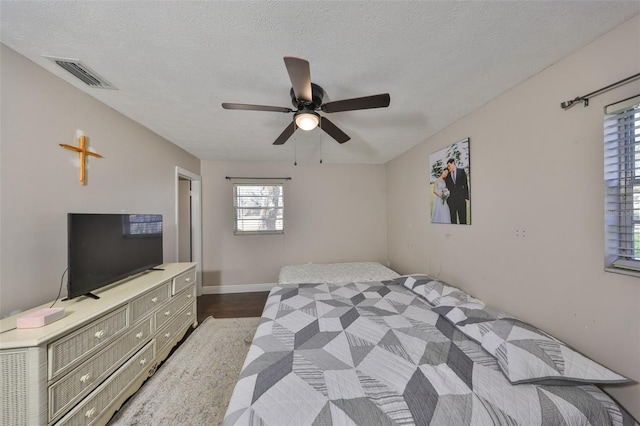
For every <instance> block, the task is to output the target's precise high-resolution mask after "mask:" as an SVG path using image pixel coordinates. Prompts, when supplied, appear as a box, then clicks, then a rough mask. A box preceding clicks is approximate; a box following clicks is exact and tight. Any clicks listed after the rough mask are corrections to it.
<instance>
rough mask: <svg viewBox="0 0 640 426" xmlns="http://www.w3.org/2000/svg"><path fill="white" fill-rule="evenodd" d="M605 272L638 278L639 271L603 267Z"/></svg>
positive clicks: (639, 275) (639, 276)
mask: <svg viewBox="0 0 640 426" xmlns="http://www.w3.org/2000/svg"><path fill="white" fill-rule="evenodd" d="M604 270H605V272H613V273H614V274H621V275H630V276H632V277H637V278H640V271H634V270H632V269H624V268H615V267H612V266H611V267H607V268H604Z"/></svg>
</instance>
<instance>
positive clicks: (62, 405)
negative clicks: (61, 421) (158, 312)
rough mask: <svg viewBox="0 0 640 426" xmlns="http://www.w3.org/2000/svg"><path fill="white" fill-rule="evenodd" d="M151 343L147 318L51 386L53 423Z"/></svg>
mask: <svg viewBox="0 0 640 426" xmlns="http://www.w3.org/2000/svg"><path fill="white" fill-rule="evenodd" d="M150 339H151V317H147V319H146V321H142V322H141V323H140V324H138V325H136V326H135V327H133V328H132V329H131V330H130V331H128V332H127V333H126V334H124V335H123V336H122V337H121V338H119V339H117V340H116V341H115V342H113V344H112V345H110V346H109V347H107V348H105V349H104V350H103V351H102V352H100V353H98V354H97V355H95V356H94V357H93V358H90V359H89V360H87V361H86V362H85V363H83V364H82V365H80V366H79V367H78V368H76V369H75V370H73V371H71V372H70V373H69V374H67V375H66V376H64V377H63V378H62V379H60V380H58V381H57V382H55V383H54V384H53V385H51V386H49V421H52V420H54V419H55V418H56V417H59V416H61V415H62V414H63V413H64V412H65V411H66V410H68V409H69V408H71V407H72V406H73V404H74V403H76V402H77V401H78V400H79V399H80V397H81V396H83V395H86V394H87V393H88V392H89V391H90V390H92V389H94V388H95V387H96V386H98V385H99V384H100V383H101V382H102V381H103V380H104V379H106V378H107V376H108V375H109V373H111V372H112V371H113V370H115V369H116V368H117V367H118V366H119V365H120V364H122V362H123V361H125V360H126V359H127V357H129V356H130V355H131V354H132V353H134V352H135V351H136V350H138V349H140V348H141V347H142V346H143V345H144V344H145V343H146V342H148V341H149V340H150Z"/></svg>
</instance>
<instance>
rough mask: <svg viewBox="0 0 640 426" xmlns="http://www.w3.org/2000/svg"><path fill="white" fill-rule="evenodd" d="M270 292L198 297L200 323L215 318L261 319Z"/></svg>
mask: <svg viewBox="0 0 640 426" xmlns="http://www.w3.org/2000/svg"><path fill="white" fill-rule="evenodd" d="M268 295H269V292H259V293H258V292H256V293H229V294H203V295H202V296H200V297H198V322H202V321H204V319H205V318H207V317H209V316H213V317H214V318H243V317H259V316H260V315H262V309H263V308H264V304H265V302H266V301H267V296H268Z"/></svg>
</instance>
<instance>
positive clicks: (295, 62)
mask: <svg viewBox="0 0 640 426" xmlns="http://www.w3.org/2000/svg"><path fill="white" fill-rule="evenodd" d="M284 64H285V66H286V67H287V72H288V73H289V79H290V80H291V86H292V87H291V91H290V95H291V103H292V104H293V106H294V107H295V108H296V109H295V110H294V109H291V108H286V107H277V106H268V105H251V104H238V103H227V102H225V103H223V104H222V108H224V109H241V110H247V111H270V112H284V113H290V112H292V113H293V121H292V122H291V124H289V125H288V126H287V127H286V128H285V129H284V131H283V132H282V133H281V134H280V136H278V138H277V139H276V140H275V142H274V143H273V144H274V145H282V144H283V143H285V142H286V141H287V139H289V138H290V137H291V135H293V132H295V131H296V129H297V128H300V129H302V130H312V129H315V128H316V127H317V126H318V125H320V128H321V129H322V130H324V131H325V132H326V133H327V134H328V135H329V136H331V137H332V138H334V139H335V140H336V141H338V143H345V142H346V141H348V140H349V139H351V138H350V137H349V136H348V135H347V134H346V133H344V132H343V131H342V130H340V129H339V128H338V127H337V126H336V125H335V124H333V123H332V122H331V121H329V119H328V118H326V117H324V116H321V115H320V114H318V113H317V111H323V112H325V113H328V114H330V113H333V112H342V111H354V110H358V109H370V108H385V107H388V106H389V102H390V101H391V98H390V97H389V94H388V93H383V94H379V95H373V96H365V97H362V98H352V99H343V100H338V101H333V102H327V103H322V100H323V98H324V94H325V92H324V89H322V87H320V86H318V85H317V84H315V83H312V82H311V73H310V71H309V61H307V60H305V59H301V58H296V57H293V56H285V57H284Z"/></svg>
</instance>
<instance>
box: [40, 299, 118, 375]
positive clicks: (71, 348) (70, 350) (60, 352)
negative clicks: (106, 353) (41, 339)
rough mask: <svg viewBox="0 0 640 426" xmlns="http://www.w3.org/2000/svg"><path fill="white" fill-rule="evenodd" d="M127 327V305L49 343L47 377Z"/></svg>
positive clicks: (71, 363)
mask: <svg viewBox="0 0 640 426" xmlns="http://www.w3.org/2000/svg"><path fill="white" fill-rule="evenodd" d="M126 327H127V307H126V306H123V307H121V308H119V309H117V310H115V311H113V312H111V313H109V314H107V315H105V316H103V317H101V318H100V319H99V320H96V321H93V322H91V323H89V324H87V325H86V326H84V327H82V328H81V329H79V330H78V331H76V332H74V333H71V334H70V335H68V336H65V337H63V338H61V339H58V340H56V341H55V342H53V343H51V344H50V345H49V379H53V378H55V377H56V376H59V375H60V374H62V373H63V372H64V371H65V370H67V369H68V368H70V367H71V366H72V365H73V364H75V363H76V362H78V361H80V360H81V359H83V358H85V357H87V356H89V354H91V353H93V352H95V351H97V350H98V349H99V348H103V347H105V346H107V345H108V344H109V343H111V342H112V341H113V339H114V338H115V336H116V335H118V334H120V332H122V331H123V330H124V329H125V328H126Z"/></svg>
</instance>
